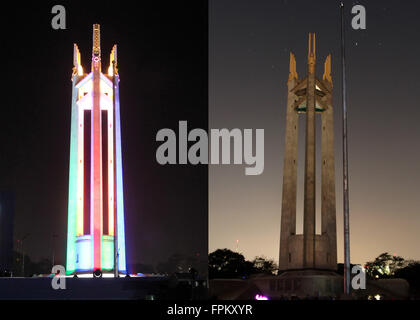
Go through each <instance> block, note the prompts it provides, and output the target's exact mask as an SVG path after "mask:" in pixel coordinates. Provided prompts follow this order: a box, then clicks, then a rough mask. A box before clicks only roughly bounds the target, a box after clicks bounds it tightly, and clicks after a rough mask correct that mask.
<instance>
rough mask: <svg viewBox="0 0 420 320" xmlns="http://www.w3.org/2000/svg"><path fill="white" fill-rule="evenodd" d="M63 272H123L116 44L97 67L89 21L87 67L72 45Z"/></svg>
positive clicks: (96, 28) (98, 55)
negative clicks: (88, 69) (103, 68)
mask: <svg viewBox="0 0 420 320" xmlns="http://www.w3.org/2000/svg"><path fill="white" fill-rule="evenodd" d="M73 55H74V57H73V61H74V62H73V63H74V68H73V74H72V82H73V85H72V88H73V91H72V107H71V138H70V168H69V171H70V172H69V203H68V226H67V228H68V229H67V264H66V272H67V274H71V273H74V272H83V271H93V270H96V269H101V270H114V271H115V269H114V265H115V264H116V265H117V269H118V270H119V271H120V272H123V273H125V272H126V256H125V234H124V199H123V172H122V155H121V128H120V104H119V84H118V83H119V75H118V69H117V46H116V45H114V47H113V48H112V51H111V55H110V65H109V68H108V70H107V71H108V72H107V74H104V73H102V72H101V48H100V27H99V25H98V24H95V25H93V50H92V67H91V72H90V73H84V72H83V68H82V65H81V61H80V52H79V49H78V47H77V45H76V44H75V45H74V53H73Z"/></svg>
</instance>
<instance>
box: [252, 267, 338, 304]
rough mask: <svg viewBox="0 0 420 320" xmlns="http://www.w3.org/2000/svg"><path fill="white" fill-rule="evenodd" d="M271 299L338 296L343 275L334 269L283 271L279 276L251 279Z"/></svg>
mask: <svg viewBox="0 0 420 320" xmlns="http://www.w3.org/2000/svg"><path fill="white" fill-rule="evenodd" d="M251 281H252V282H253V283H254V284H255V285H256V286H257V287H258V289H259V290H261V292H262V293H263V294H264V295H266V296H268V297H270V298H271V299H274V300H275V299H281V298H289V299H290V298H293V297H295V298H299V299H305V298H314V297H318V298H327V297H334V298H338V297H340V296H341V295H342V293H343V277H342V276H340V275H338V274H337V273H335V272H334V271H323V270H296V271H285V272H283V273H282V274H281V275H279V276H266V277H258V278H254V279H252V280H251Z"/></svg>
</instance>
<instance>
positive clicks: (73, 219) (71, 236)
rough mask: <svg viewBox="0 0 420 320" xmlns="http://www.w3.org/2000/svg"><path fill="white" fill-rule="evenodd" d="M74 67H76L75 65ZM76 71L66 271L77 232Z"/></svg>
mask: <svg viewBox="0 0 420 320" xmlns="http://www.w3.org/2000/svg"><path fill="white" fill-rule="evenodd" d="M75 68H77V67H76V66H75ZM78 79H79V77H78V75H77V71H76V72H73V78H72V81H73V84H72V102H71V129H70V130H71V131H70V163H69V164H70V165H69V199H68V220H67V256H66V273H67V274H70V273H72V272H74V271H75V269H76V233H77V167H78V146H77V144H78V129H77V128H78V123H79V110H78V105H77V96H78V89H77V88H76V84H77V82H78Z"/></svg>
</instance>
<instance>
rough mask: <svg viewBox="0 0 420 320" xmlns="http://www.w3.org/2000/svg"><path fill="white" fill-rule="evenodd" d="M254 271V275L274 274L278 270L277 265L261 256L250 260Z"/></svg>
mask: <svg viewBox="0 0 420 320" xmlns="http://www.w3.org/2000/svg"><path fill="white" fill-rule="evenodd" d="M252 264H253V266H254V269H255V270H254V271H255V272H256V273H265V274H276V272H277V270H278V266H277V264H276V263H275V262H274V260H272V259H267V258H265V257H263V256H259V257H255V259H254V260H252Z"/></svg>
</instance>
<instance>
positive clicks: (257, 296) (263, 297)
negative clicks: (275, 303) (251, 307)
mask: <svg viewBox="0 0 420 320" xmlns="http://www.w3.org/2000/svg"><path fill="white" fill-rule="evenodd" d="M255 300H269V299H268V297H266V296H263V295H259V294H257V295H256V296H255Z"/></svg>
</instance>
